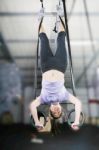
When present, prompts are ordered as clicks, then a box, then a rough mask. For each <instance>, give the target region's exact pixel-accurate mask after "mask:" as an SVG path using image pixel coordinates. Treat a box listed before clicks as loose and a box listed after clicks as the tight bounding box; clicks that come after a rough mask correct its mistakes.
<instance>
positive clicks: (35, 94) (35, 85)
mask: <svg viewBox="0 0 99 150" xmlns="http://www.w3.org/2000/svg"><path fill="white" fill-rule="evenodd" d="M40 1H41V6H42V8H43V0H40ZM42 22H43V17H42V18H41V21H40V24H39V27H38V40H37V51H36V60H35V71H34V98H36V96H37V88H38V87H37V79H38V54H39V32H40V29H41V26H42Z"/></svg>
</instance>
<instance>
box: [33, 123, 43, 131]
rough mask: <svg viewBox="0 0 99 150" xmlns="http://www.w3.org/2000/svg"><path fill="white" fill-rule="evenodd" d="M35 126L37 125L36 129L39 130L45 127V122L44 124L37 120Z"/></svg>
mask: <svg viewBox="0 0 99 150" xmlns="http://www.w3.org/2000/svg"><path fill="white" fill-rule="evenodd" d="M35 127H36V129H37V130H38V131H39V132H40V131H41V130H43V129H44V126H43V124H42V123H41V122H37V123H36V124H35Z"/></svg>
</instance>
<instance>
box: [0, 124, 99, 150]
mask: <svg viewBox="0 0 99 150" xmlns="http://www.w3.org/2000/svg"><path fill="white" fill-rule="evenodd" d="M35 136H36V138H37V139H36V141H34V142H33V140H34V139H35V138H34V137H35ZM38 142H39V143H38ZM55 149H56V150H99V128H98V127H96V126H91V125H84V126H83V127H82V128H81V130H80V131H79V132H73V131H71V130H70V129H69V128H68V127H66V128H65V129H64V130H63V131H62V132H61V133H60V134H58V135H56V136H53V135H52V134H51V133H39V134H38V133H36V132H35V131H34V130H33V129H32V127H31V126H26V125H23V124H18V125H11V126H0V150H55Z"/></svg>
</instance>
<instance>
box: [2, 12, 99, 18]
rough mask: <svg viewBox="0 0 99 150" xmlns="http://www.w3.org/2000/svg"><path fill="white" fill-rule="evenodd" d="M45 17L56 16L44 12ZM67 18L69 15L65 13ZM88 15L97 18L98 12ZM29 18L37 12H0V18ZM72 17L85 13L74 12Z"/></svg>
mask: <svg viewBox="0 0 99 150" xmlns="http://www.w3.org/2000/svg"><path fill="white" fill-rule="evenodd" d="M45 15H46V16H53V17H55V16H56V12H46V13H45ZM67 15H68V16H69V13H67ZM89 15H90V16H91V17H92V16H93V17H99V12H89ZM22 16H25V17H30V16H32V17H33V16H35V17H36V16H38V12H0V17H22ZM72 16H74V17H75V16H85V13H82V12H74V13H73V14H72Z"/></svg>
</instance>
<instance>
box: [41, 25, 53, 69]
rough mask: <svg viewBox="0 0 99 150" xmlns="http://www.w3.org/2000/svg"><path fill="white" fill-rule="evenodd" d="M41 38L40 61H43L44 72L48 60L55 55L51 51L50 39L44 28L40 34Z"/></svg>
mask: <svg viewBox="0 0 99 150" xmlns="http://www.w3.org/2000/svg"><path fill="white" fill-rule="evenodd" d="M39 37H40V41H41V42H40V44H41V45H40V47H41V49H40V59H41V69H42V70H43V68H42V67H43V65H44V66H45V64H46V62H47V60H48V58H49V57H52V56H53V53H52V51H51V48H50V46H49V40H48V37H47V35H46V33H45V30H44V27H43V26H41V29H40V34H39Z"/></svg>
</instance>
